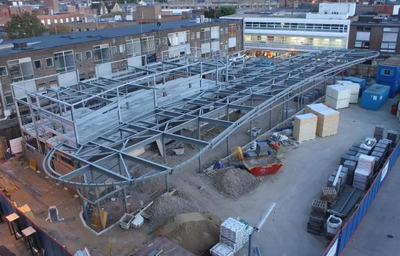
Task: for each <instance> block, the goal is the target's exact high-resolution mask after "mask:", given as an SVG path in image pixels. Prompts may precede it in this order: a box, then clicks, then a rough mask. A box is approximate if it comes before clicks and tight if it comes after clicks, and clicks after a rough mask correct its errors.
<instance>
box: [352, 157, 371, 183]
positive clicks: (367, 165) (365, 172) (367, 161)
mask: <svg viewBox="0 0 400 256" xmlns="http://www.w3.org/2000/svg"><path fill="white" fill-rule="evenodd" d="M374 166H375V157H373V156H367V155H361V156H360V158H359V160H358V164H357V168H356V170H355V171H354V178H353V187H354V188H357V189H360V190H363V191H365V190H367V189H368V186H369V181H370V176H371V173H372V172H373V170H374Z"/></svg>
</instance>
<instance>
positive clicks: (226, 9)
mask: <svg viewBox="0 0 400 256" xmlns="http://www.w3.org/2000/svg"><path fill="white" fill-rule="evenodd" d="M219 10H220V11H221V16H228V15H232V14H236V8H235V7H233V6H231V5H229V6H222V7H221V8H219Z"/></svg>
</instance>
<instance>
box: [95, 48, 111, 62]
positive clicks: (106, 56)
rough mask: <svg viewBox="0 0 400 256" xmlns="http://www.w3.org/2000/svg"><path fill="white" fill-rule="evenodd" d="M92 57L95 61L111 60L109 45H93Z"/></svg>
mask: <svg viewBox="0 0 400 256" xmlns="http://www.w3.org/2000/svg"><path fill="white" fill-rule="evenodd" d="M93 59H94V62H95V63H106V62H110V61H111V54H110V46H109V45H108V44H101V45H95V46H93Z"/></svg>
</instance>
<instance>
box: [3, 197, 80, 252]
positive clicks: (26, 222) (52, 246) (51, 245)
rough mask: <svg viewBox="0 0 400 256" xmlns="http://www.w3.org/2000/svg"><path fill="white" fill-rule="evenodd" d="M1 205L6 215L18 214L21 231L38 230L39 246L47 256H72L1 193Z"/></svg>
mask: <svg viewBox="0 0 400 256" xmlns="http://www.w3.org/2000/svg"><path fill="white" fill-rule="evenodd" d="M0 205H1V208H2V209H3V214H4V215H6V216H7V215H9V214H11V213H16V214H18V216H19V218H20V222H19V223H20V225H21V229H25V228H27V227H29V226H32V227H33V228H34V229H35V230H36V234H37V239H38V244H39V246H40V247H41V248H42V249H43V250H44V251H45V254H44V255H46V256H72V254H71V253H69V252H68V251H67V250H66V249H65V248H64V247H63V246H62V245H61V244H59V243H58V242H57V241H55V240H54V239H53V238H52V237H51V236H50V235H49V234H47V233H46V232H45V231H44V230H42V229H41V228H40V227H39V226H37V225H36V224H35V223H33V222H32V221H31V220H30V219H29V218H28V217H27V216H26V215H25V214H23V213H22V212H20V211H19V210H18V208H16V207H15V206H14V204H13V203H12V202H11V201H10V200H8V199H7V198H6V197H5V196H4V195H3V194H2V193H0Z"/></svg>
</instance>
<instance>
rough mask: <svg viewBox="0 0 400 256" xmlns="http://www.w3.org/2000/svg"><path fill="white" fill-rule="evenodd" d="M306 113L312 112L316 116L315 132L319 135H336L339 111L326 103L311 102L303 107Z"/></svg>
mask: <svg viewBox="0 0 400 256" xmlns="http://www.w3.org/2000/svg"><path fill="white" fill-rule="evenodd" d="M305 112H306V113H312V114H314V115H316V116H317V131H316V134H317V135H318V136H320V137H326V136H331V135H336V134H337V132H338V128H339V115H340V113H339V112H338V111H336V110H333V109H331V108H329V107H327V106H326V105H324V104H322V103H319V104H311V105H307V106H306V108H305Z"/></svg>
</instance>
